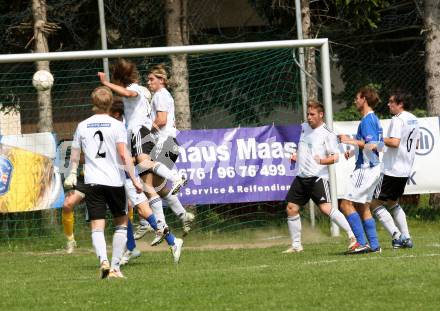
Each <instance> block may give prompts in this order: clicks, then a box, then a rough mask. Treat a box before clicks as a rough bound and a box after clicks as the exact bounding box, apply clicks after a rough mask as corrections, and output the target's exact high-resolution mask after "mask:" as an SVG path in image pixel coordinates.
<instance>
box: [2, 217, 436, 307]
mask: <svg viewBox="0 0 440 311" xmlns="http://www.w3.org/2000/svg"><path fill="white" fill-rule="evenodd" d="M411 228H412V234H413V238H414V242H415V248H414V249H411V250H392V249H391V247H390V243H389V241H388V239H387V237H386V235H385V233H384V232H383V231H382V230H381V231H380V238H381V241H382V247H383V248H384V251H383V253H382V254H364V255H355V256H354V255H352V256H346V255H342V251H343V250H344V249H345V247H346V242H345V239H344V238H342V237H341V238H333V239H332V238H330V237H327V236H326V235H325V234H323V233H322V232H320V231H319V230H317V231H318V232H317V231H312V230H311V229H309V228H307V227H306V228H305V230H304V231H305V232H304V240H305V245H304V246H305V252H304V253H301V254H289V255H285V254H281V251H282V250H284V249H285V248H286V247H287V244H286V243H285V242H287V241H288V239H287V230H284V229H283V228H281V229H278V230H276V229H274V230H269V231H266V232H264V231H263V232H261V231H260V232H246V231H243V232H241V231H238V232H236V233H235V234H234V233H229V234H224V235H221V236H215V235H214V236H208V235H203V234H201V233H199V234H197V233H196V234H193V235H192V236H189V237H188V239H187V240H186V241H185V245H186V249H185V250H184V253H183V255H182V260H181V263H180V264H179V265H174V264H173V263H172V258H171V254H170V253H169V252H165V251H151V252H144V253H143V255H142V256H141V257H140V258H137V259H136V260H135V261H133V262H132V263H130V265H128V266H126V267H125V268H124V269H123V271H124V273H125V275H126V277H127V279H126V280H99V279H98V278H97V260H96V258H95V256H94V254H93V253H92V251H91V248H90V247H91V244H88V243H89V242H87V243H86V241H84V242H83V243H82V247H80V248H79V249H78V251H77V252H76V253H75V254H73V255H66V254H64V252H63V251H61V250H57V251H55V250H54V251H45V252H42V251H34V252H31V251H27V252H26V251H13V252H11V251H5V250H3V251H1V252H0V258H1V260H0V271H2V281H1V282H0V284H1V285H0V310H68V309H70V310H314V309H315V310H318V309H326V310H329V309H331V310H352V309H353V310H402V309H405V310H439V308H440V290H439V289H440V265H439V264H440V224H439V223H430V224H428V223H419V222H416V223H411ZM264 237H265V238H264ZM271 243H272V244H271ZM143 244H146V243H145V242H144V243H143ZM143 244H141V247H142V246H143ZM271 245H272V246H271ZM200 246H205V248H201V247H200ZM207 246H209V248H206V247H207ZM242 246H246V248H241V247H242ZM236 247H238V248H236ZM162 249H163V250H165V248H164V247H162Z"/></svg>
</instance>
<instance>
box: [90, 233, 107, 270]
mask: <svg viewBox="0 0 440 311" xmlns="http://www.w3.org/2000/svg"><path fill="white" fill-rule="evenodd" d="M92 243H93V247H94V248H95V253H96V256H97V257H98V259H99V263H102V262H103V261H104V260H107V261H108V257H107V245H106V243H105V237H104V230H102V229H95V230H92Z"/></svg>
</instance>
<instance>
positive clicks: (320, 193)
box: [283, 101, 359, 253]
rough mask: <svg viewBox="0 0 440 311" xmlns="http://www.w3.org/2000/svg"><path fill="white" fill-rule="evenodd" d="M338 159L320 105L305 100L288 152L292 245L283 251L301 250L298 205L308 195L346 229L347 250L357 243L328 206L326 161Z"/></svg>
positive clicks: (329, 205)
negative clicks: (292, 169) (292, 167)
mask: <svg viewBox="0 0 440 311" xmlns="http://www.w3.org/2000/svg"><path fill="white" fill-rule="evenodd" d="M338 159H339V153H338V143H337V138H336V135H335V134H334V133H333V132H332V131H330V130H329V129H328V128H327V126H326V125H325V123H324V106H323V105H322V104H321V103H319V102H316V101H309V102H308V104H307V122H305V123H303V124H302V125H301V136H300V139H299V145H298V151H297V153H296V154H293V155H292V160H293V161H296V164H297V175H296V177H295V179H294V181H293V183H292V186H291V187H290V189H289V192H288V193H287V197H286V201H287V202H288V203H287V208H286V211H287V225H288V228H289V233H290V237H291V238H292V245H291V247H290V248H288V249H287V250H286V251H284V252H283V253H297V252H302V251H303V246H302V244H301V218H300V215H299V210H300V207H301V206H302V205H304V204H306V203H307V202H308V201H309V200H310V199H312V200H313V202H315V204H316V205H318V206H319V208H320V209H321V211H322V212H323V213H324V214H326V215H328V216H329V217H330V219H331V220H333V221H334V222H335V223H336V224H338V225H339V226H340V227H341V228H342V229H343V230H344V231H346V232H347V235H348V238H349V240H350V244H349V247H348V249H349V251H355V250H356V249H357V248H358V247H359V243H357V241H356V238H355V236H354V234H353V231H352V230H351V228H350V225H349V224H348V222H347V220H346V219H345V217H344V215H343V214H342V213H341V212H340V211H339V210H337V209H336V210H335V209H332V205H331V197H330V188H329V183H328V178H329V175H328V167H327V166H328V165H331V164H334V163H336V162H337V161H338Z"/></svg>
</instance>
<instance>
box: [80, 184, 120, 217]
mask: <svg viewBox="0 0 440 311" xmlns="http://www.w3.org/2000/svg"><path fill="white" fill-rule="evenodd" d="M86 205H87V212H88V215H89V219H90V220H97V219H105V215H106V212H107V206H108V207H109V209H110V211H111V212H112V215H113V217H119V216H124V215H127V199H126V197H125V188H124V186H121V187H111V186H104V185H96V184H89V185H87V190H86Z"/></svg>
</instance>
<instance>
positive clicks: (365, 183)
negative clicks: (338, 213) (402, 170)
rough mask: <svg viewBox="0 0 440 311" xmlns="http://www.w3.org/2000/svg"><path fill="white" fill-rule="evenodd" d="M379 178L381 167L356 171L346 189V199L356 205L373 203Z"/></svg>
mask: <svg viewBox="0 0 440 311" xmlns="http://www.w3.org/2000/svg"><path fill="white" fill-rule="evenodd" d="M379 178H380V165H376V166H374V167H367V168H359V169H356V170H354V171H353V173H351V175H350V181H349V183H348V184H347V186H346V188H345V194H344V199H345V200H348V201H352V202H356V203H366V202H371V200H372V198H373V194H374V190H375V188H376V185H377V183H378V182H379Z"/></svg>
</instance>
